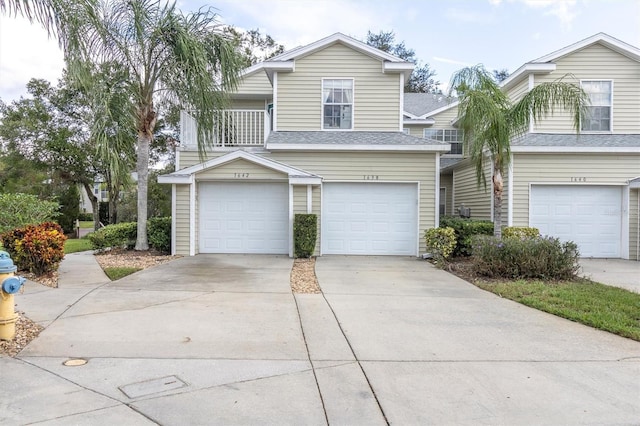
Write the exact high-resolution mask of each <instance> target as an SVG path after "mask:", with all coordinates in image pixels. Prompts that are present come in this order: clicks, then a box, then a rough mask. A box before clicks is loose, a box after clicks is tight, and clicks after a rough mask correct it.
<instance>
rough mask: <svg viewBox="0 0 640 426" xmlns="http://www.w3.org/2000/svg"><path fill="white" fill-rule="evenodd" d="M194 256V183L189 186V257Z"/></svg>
mask: <svg viewBox="0 0 640 426" xmlns="http://www.w3.org/2000/svg"><path fill="white" fill-rule="evenodd" d="M195 255H196V182H195V181H192V182H191V184H190V185H189V256H195Z"/></svg>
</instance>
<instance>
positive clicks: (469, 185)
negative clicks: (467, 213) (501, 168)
mask: <svg viewBox="0 0 640 426" xmlns="http://www.w3.org/2000/svg"><path fill="white" fill-rule="evenodd" d="M485 176H486V177H487V186H486V188H485V187H484V186H483V185H482V183H480V184H478V181H477V179H476V170H475V167H474V166H473V164H471V163H469V162H466V161H465V162H464V164H462V165H461V166H460V167H458V168H456V169H455V170H454V171H453V191H454V199H453V204H454V208H455V209H457V208H458V207H460V205H461V204H464V206H465V207H468V208H470V209H471V217H472V218H474V219H485V220H491V163H490V162H489V161H486V162H485ZM505 204H506V203H505ZM454 211H455V210H454Z"/></svg>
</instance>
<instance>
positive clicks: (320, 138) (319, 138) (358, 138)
mask: <svg viewBox="0 0 640 426" xmlns="http://www.w3.org/2000/svg"><path fill="white" fill-rule="evenodd" d="M280 144H282V145H284V144H296V145H305V144H307V145H430V146H438V145H442V146H443V147H444V146H446V145H448V143H446V142H439V141H435V140H431V139H423V138H417V137H415V136H409V135H407V134H405V133H402V132H357V131H346V132H344V131H317V132H280V131H278V132H271V134H270V135H269V138H268V139H267V145H280Z"/></svg>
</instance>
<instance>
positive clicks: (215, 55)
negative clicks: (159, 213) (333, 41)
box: [67, 0, 242, 250]
mask: <svg viewBox="0 0 640 426" xmlns="http://www.w3.org/2000/svg"><path fill="white" fill-rule="evenodd" d="M95 16H96V18H97V19H92V20H87V21H86V22H83V23H80V26H79V28H78V30H79V31H80V33H81V34H82V37H81V38H80V40H79V46H77V47H76V46H70V47H71V48H70V49H68V51H67V60H68V63H69V69H70V70H73V72H72V75H74V76H77V77H78V78H79V79H80V80H81V81H82V76H83V75H84V74H85V72H84V69H86V68H87V64H102V63H111V64H117V65H118V67H119V68H120V69H122V70H124V71H125V72H126V74H125V75H126V76H127V78H126V80H124V81H123V83H124V87H126V88H127V90H128V92H129V96H128V99H129V107H128V108H126V109H125V110H126V111H131V114H132V117H133V118H134V121H135V126H134V129H135V131H136V134H137V142H136V155H137V161H136V172H137V177H138V181H137V187H138V202H137V212H138V238H137V241H136V246H135V248H136V250H147V249H148V248H149V245H148V241H147V232H146V225H147V224H146V222H147V220H146V219H147V216H148V215H147V195H148V172H149V147H150V145H151V141H152V139H153V134H154V130H155V127H156V124H157V120H158V116H159V113H158V110H157V107H158V106H159V105H160V104H161V102H162V101H166V102H168V103H170V104H174V105H177V106H178V107H180V108H183V109H189V110H192V111H193V114H194V116H195V118H196V120H197V122H198V146H199V149H200V153H201V154H203V153H204V147H205V146H206V144H207V143H208V142H210V141H212V140H213V138H212V136H213V131H214V117H215V115H216V114H215V113H216V111H219V110H220V109H223V108H224V107H225V106H226V105H227V102H226V101H227V96H226V94H225V92H224V90H232V89H234V88H235V87H236V86H237V81H238V73H239V71H240V69H241V67H242V62H241V60H240V57H239V55H238V54H237V53H236V50H235V45H234V43H233V41H232V40H231V39H229V38H228V37H226V36H225V35H224V34H223V32H222V30H221V29H220V25H219V24H218V23H217V15H216V14H215V13H213V12H212V10H211V9H206V10H202V9H201V10H200V11H198V12H196V13H193V14H187V15H184V14H183V13H182V12H180V11H179V10H177V9H176V7H175V4H167V3H165V2H161V1H157V0H113V1H106V0H101V1H100V2H99V5H98V7H97V8H96V9H95ZM223 89H224V90H223Z"/></svg>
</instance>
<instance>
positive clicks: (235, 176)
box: [233, 173, 249, 179]
mask: <svg viewBox="0 0 640 426" xmlns="http://www.w3.org/2000/svg"><path fill="white" fill-rule="evenodd" d="M233 177H234V178H238V179H246V178H248V177H249V173H234V174H233Z"/></svg>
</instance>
